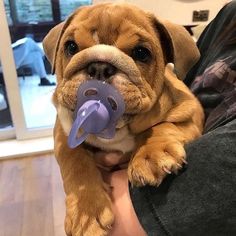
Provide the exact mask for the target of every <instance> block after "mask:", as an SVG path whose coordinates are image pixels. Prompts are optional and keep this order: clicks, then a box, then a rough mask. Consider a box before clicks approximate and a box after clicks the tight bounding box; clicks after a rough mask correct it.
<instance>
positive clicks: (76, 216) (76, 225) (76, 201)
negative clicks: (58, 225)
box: [65, 192, 114, 236]
mask: <svg viewBox="0 0 236 236" xmlns="http://www.w3.org/2000/svg"><path fill="white" fill-rule="evenodd" d="M113 221H114V215H113V212H112V208H111V201H110V199H109V196H108V195H107V194H106V193H101V192H100V193H96V194H95V193H94V194H93V195H89V197H88V195H87V196H85V195H84V196H80V197H78V196H77V195H74V194H71V195H69V196H67V198H66V218H65V231H66V234H67V235H68V236H94V235H96V236H105V235H107V234H108V232H109V230H110V229H111V227H112V224H113Z"/></svg>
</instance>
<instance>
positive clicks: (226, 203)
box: [130, 120, 236, 236]
mask: <svg viewBox="0 0 236 236" xmlns="http://www.w3.org/2000/svg"><path fill="white" fill-rule="evenodd" d="M186 152H187V156H188V165H187V167H186V170H183V172H182V173H180V175H178V176H168V177H167V178H166V179H165V180H164V181H163V183H162V184H161V185H160V186H159V187H158V188H157V187H150V186H145V187H143V188H135V187H134V188H131V187H130V195H131V199H132V202H133V205H134V208H135V211H136V213H137V216H138V218H139V220H140V223H141V224H142V226H143V228H144V229H145V230H146V232H147V234H148V235H149V236H156V235H158V236H162V235H181V236H185V235H186V236H231V235H232V236H233V235H236V184H235V183H236V120H234V121H231V122H230V123H228V124H226V125H224V126H222V127H219V128H217V129H216V130H214V131H212V132H209V133H207V134H205V135H203V136H202V137H201V138H199V139H198V140H195V141H194V142H192V143H190V144H188V145H187V146H186Z"/></svg>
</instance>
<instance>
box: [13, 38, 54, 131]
mask: <svg viewBox="0 0 236 236" xmlns="http://www.w3.org/2000/svg"><path fill="white" fill-rule="evenodd" d="M12 49H13V55H14V60H15V64H16V69H17V75H18V82H19V88H20V93H21V99H22V104H23V109H24V114H25V121H26V126H27V128H36V127H42V126H52V125H53V124H54V121H55V110H54V107H53V105H52V102H51V97H52V93H53V91H54V89H55V77H54V76H53V75H50V70H51V69H50V65H49V63H48V61H47V60H46V58H45V55H44V52H43V49H42V43H41V42H36V41H35V40H34V39H32V38H29V37H25V38H23V39H20V40H17V41H16V42H15V43H13V44H12Z"/></svg>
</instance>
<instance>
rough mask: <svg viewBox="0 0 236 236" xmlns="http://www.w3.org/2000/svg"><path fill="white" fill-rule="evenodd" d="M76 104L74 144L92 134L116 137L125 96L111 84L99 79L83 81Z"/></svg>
mask: <svg viewBox="0 0 236 236" xmlns="http://www.w3.org/2000/svg"><path fill="white" fill-rule="evenodd" d="M77 101H78V102H77V106H76V110H75V114H74V115H75V117H74V123H73V125H72V128H71V131H70V134H69V137H68V145H69V147H70V148H75V147H77V146H78V145H80V144H81V143H82V142H83V141H84V140H85V139H86V138H87V137H88V135H89V134H93V135H96V136H98V137H102V138H107V139H109V138H113V137H114V135H115V128H116V123H117V121H118V119H119V118H120V117H121V116H122V115H123V113H124V110H125V105H124V100H123V98H122V96H121V95H120V94H119V92H118V91H117V90H116V89H115V88H114V87H113V86H111V85H109V84H106V83H104V82H101V81H98V80H90V81H87V82H84V83H83V84H81V86H80V87H79V89H78V93H77Z"/></svg>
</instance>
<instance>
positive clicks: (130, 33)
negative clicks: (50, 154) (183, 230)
mask: <svg viewBox="0 0 236 236" xmlns="http://www.w3.org/2000/svg"><path fill="white" fill-rule="evenodd" d="M69 39H70V40H71V39H73V40H75V41H76V43H77V44H78V45H79V49H80V51H79V52H78V53H77V54H76V55H74V56H73V57H70V58H69V57H68V56H66V55H65V52H64V44H65V42H66V41H67V40H69ZM43 44H44V48H45V51H46V55H47V57H48V59H49V60H50V62H51V63H52V65H53V70H55V72H56V75H57V82H58V85H57V88H56V90H55V93H54V96H53V102H54V104H55V106H56V108H57V110H58V117H57V121H56V124H55V128H54V139H55V156H56V158H57V161H58V163H59V165H60V169H61V174H62V178H63V183H64V189H65V193H66V205H67V212H66V213H67V214H66V221H65V229H66V233H67V234H68V235H71V234H72V235H74V236H80V235H83V236H90V235H91V236H94V235H96V236H100V235H107V233H108V232H109V229H110V227H111V225H112V223H113V221H114V216H113V213H112V207H111V200H110V198H109V194H108V193H107V188H106V186H105V184H104V183H103V180H102V177H101V174H100V172H99V170H98V168H97V167H96V164H95V162H94V160H93V158H92V156H93V152H91V150H88V149H86V146H85V145H83V144H82V145H80V146H79V147H77V148H75V149H70V148H69V147H68V146H67V135H68V130H69V129H70V128H71V122H72V113H73V112H72V111H73V109H74V108H75V105H76V91H77V89H78V87H79V86H80V84H81V83H82V82H83V81H85V80H87V79H88V77H87V76H86V73H85V69H84V68H85V67H86V65H87V64H88V63H89V62H91V61H93V60H96V61H97V60H101V61H107V62H109V63H111V64H113V65H115V66H116V67H117V68H118V70H119V73H118V74H117V75H116V76H114V78H113V79H112V80H111V82H110V83H111V84H112V85H113V86H114V87H116V88H117V89H118V90H119V92H120V93H121V94H122V96H123V97H124V101H125V104H126V114H127V117H126V118H123V120H122V122H121V127H122V128H120V130H123V131H124V132H123V131H122V132H123V133H124V134H123V133H122V132H120V133H119V132H118V131H117V132H118V133H119V134H117V139H113V140H100V139H97V138H96V137H93V136H91V137H90V138H89V140H87V142H88V143H90V145H94V146H97V147H99V148H101V149H104V150H106V151H115V150H120V151H124V152H126V155H130V159H131V160H130V163H129V167H128V176H129V180H130V182H131V183H132V184H135V185H138V186H141V185H145V184H150V185H156V186H158V185H159V184H160V183H161V181H162V180H163V178H164V177H165V176H166V175H167V174H168V173H169V172H177V171H178V170H179V169H180V168H181V166H182V164H183V163H184V162H185V158H186V155H185V151H184V144H186V143H187V142H189V141H191V140H194V139H195V138H197V137H199V136H200V135H201V132H202V126H203V111H202V108H201V106H200V104H199V102H198V101H197V100H196V98H195V97H194V96H193V94H192V93H191V92H190V91H189V89H188V88H187V87H186V86H185V85H184V84H183V82H182V81H181V79H182V78H184V76H185V75H186V73H187V71H188V70H189V69H190V68H191V66H192V65H193V64H194V63H195V62H196V61H197V60H198V57H199V52H198V50H197V47H196V46H195V44H194V42H193V41H192V40H191V37H190V36H189V35H188V33H187V31H185V30H184V28H182V27H181V26H177V25H175V24H172V23H170V22H165V21H162V20H157V19H156V18H155V17H154V16H153V15H151V14H149V13H145V12H143V11H142V10H140V9H138V8H136V7H134V6H131V5H127V4H101V5H97V6H90V7H83V8H81V9H79V10H77V11H76V12H75V13H73V14H72V15H71V16H70V17H69V18H68V19H67V21H65V22H63V23H61V24H59V25H58V26H56V27H55V28H54V29H52V30H51V31H50V32H49V34H48V35H47V36H46V38H45V40H44V43H43ZM97 44H104V45H110V47H108V46H104V47H100V46H99V47H96V46H95V45H97ZM139 44H141V45H144V46H145V47H147V48H148V49H149V50H150V51H151V52H152V60H151V62H149V63H139V62H135V61H134V60H133V59H132V58H131V57H130V54H131V51H132V49H133V48H134V47H135V46H136V45H139ZM103 48H104V52H103ZM114 59H117V60H114ZM169 62H171V63H174V64H175V73H176V75H177V76H178V78H177V77H176V75H175V74H174V73H173V72H172V70H171V69H170V67H169V66H167V63H169ZM122 135H123V136H122ZM123 139H125V142H124V143H122V140H123ZM119 140H120V141H119ZM129 141H130V143H131V144H130V145H127V143H129Z"/></svg>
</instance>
